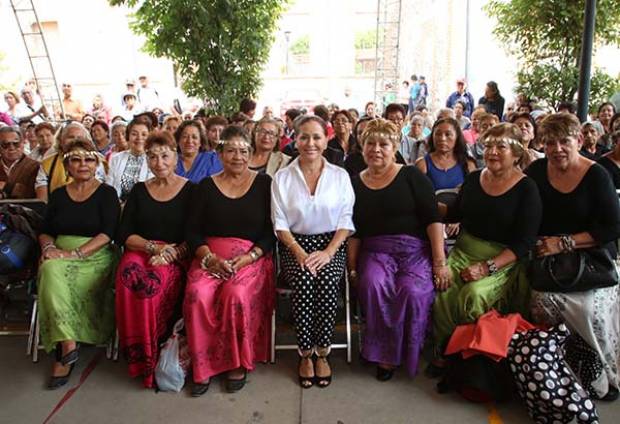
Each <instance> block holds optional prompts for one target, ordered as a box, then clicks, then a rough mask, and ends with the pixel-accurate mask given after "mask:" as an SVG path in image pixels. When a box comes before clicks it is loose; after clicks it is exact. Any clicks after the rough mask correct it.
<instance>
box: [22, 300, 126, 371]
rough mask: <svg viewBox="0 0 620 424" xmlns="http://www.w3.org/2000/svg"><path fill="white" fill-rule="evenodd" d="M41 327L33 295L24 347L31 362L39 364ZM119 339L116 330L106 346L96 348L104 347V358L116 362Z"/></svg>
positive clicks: (36, 303)
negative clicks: (26, 339)
mask: <svg viewBox="0 0 620 424" xmlns="http://www.w3.org/2000/svg"><path fill="white" fill-rule="evenodd" d="M40 331H41V327H40V325H39V308H38V298H37V296H36V295H34V300H33V305H32V314H31V316H30V331H29V332H28V344H27V347H26V356H28V355H32V362H35V363H36V362H39V350H40V349H43V346H42V345H41V336H40ZM118 346H119V337H118V330H117V329H115V330H114V336H113V337H112V340H110V341H109V342H108V343H107V344H104V345H97V347H105V348H106V358H107V359H111V360H113V361H118V351H119V348H118Z"/></svg>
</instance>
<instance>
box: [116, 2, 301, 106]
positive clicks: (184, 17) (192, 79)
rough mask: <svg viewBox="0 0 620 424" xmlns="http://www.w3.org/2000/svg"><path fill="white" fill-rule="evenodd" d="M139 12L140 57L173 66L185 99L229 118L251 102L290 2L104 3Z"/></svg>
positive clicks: (134, 18) (134, 24)
mask: <svg viewBox="0 0 620 424" xmlns="http://www.w3.org/2000/svg"><path fill="white" fill-rule="evenodd" d="M108 2H109V3H110V5H112V6H121V5H126V6H129V7H137V10H135V12H134V13H133V15H131V22H130V28H131V30H132V31H133V32H135V33H136V34H139V35H142V36H144V37H145V38H146V42H145V45H144V51H146V52H147V53H149V54H150V55H152V56H155V57H165V58H168V59H170V60H171V61H172V62H174V64H175V65H176V68H177V70H178V73H179V75H180V76H181V80H182V86H183V89H184V90H185V91H186V92H187V94H189V95H191V96H196V97H200V98H204V99H207V100H208V101H209V102H210V104H212V105H213V109H212V110H211V112H212V113H218V114H224V115H228V114H232V113H234V112H236V111H237V109H238V106H239V102H240V100H241V99H243V98H245V97H255V96H256V94H257V93H258V90H259V89H260V85H261V78H260V76H261V72H262V70H263V67H264V66H265V64H266V63H267V60H268V59H269V51H270V49H271V45H272V43H273V40H274V38H275V37H274V32H275V30H276V27H277V22H278V19H279V18H280V16H281V14H282V13H283V12H284V10H285V8H286V7H287V6H288V4H289V0H143V1H139V0H108ZM308 42H309V40H308Z"/></svg>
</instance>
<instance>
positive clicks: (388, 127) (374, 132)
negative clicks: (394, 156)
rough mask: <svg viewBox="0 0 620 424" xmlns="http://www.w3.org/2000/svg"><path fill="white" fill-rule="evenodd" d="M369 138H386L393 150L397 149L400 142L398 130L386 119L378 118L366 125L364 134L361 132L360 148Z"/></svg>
mask: <svg viewBox="0 0 620 424" xmlns="http://www.w3.org/2000/svg"><path fill="white" fill-rule="evenodd" d="M371 137H379V138H387V139H388V140H390V141H391V142H392V144H393V145H394V150H397V149H398V143H399V142H400V138H401V135H400V129H399V128H398V126H397V125H396V124H395V123H393V122H392V121H388V120H387V119H383V118H378V119H373V120H372V121H370V122H368V124H366V128H364V132H362V137H361V142H362V146H363V145H364V144H365V143H366V141H367V140H368V139H370V138H371Z"/></svg>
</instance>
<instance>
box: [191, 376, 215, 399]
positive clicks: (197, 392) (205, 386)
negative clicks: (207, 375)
mask: <svg viewBox="0 0 620 424" xmlns="http://www.w3.org/2000/svg"><path fill="white" fill-rule="evenodd" d="M210 383H211V381H210V380H209V381H207V382H206V383H194V385H193V386H192V393H191V396H192V397H200V396H202V395H204V394H205V393H207V390H209V384H210Z"/></svg>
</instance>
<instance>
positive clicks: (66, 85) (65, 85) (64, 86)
mask: <svg viewBox="0 0 620 424" xmlns="http://www.w3.org/2000/svg"><path fill="white" fill-rule="evenodd" d="M62 86H63V88H71V84H63V85H62Z"/></svg>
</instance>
